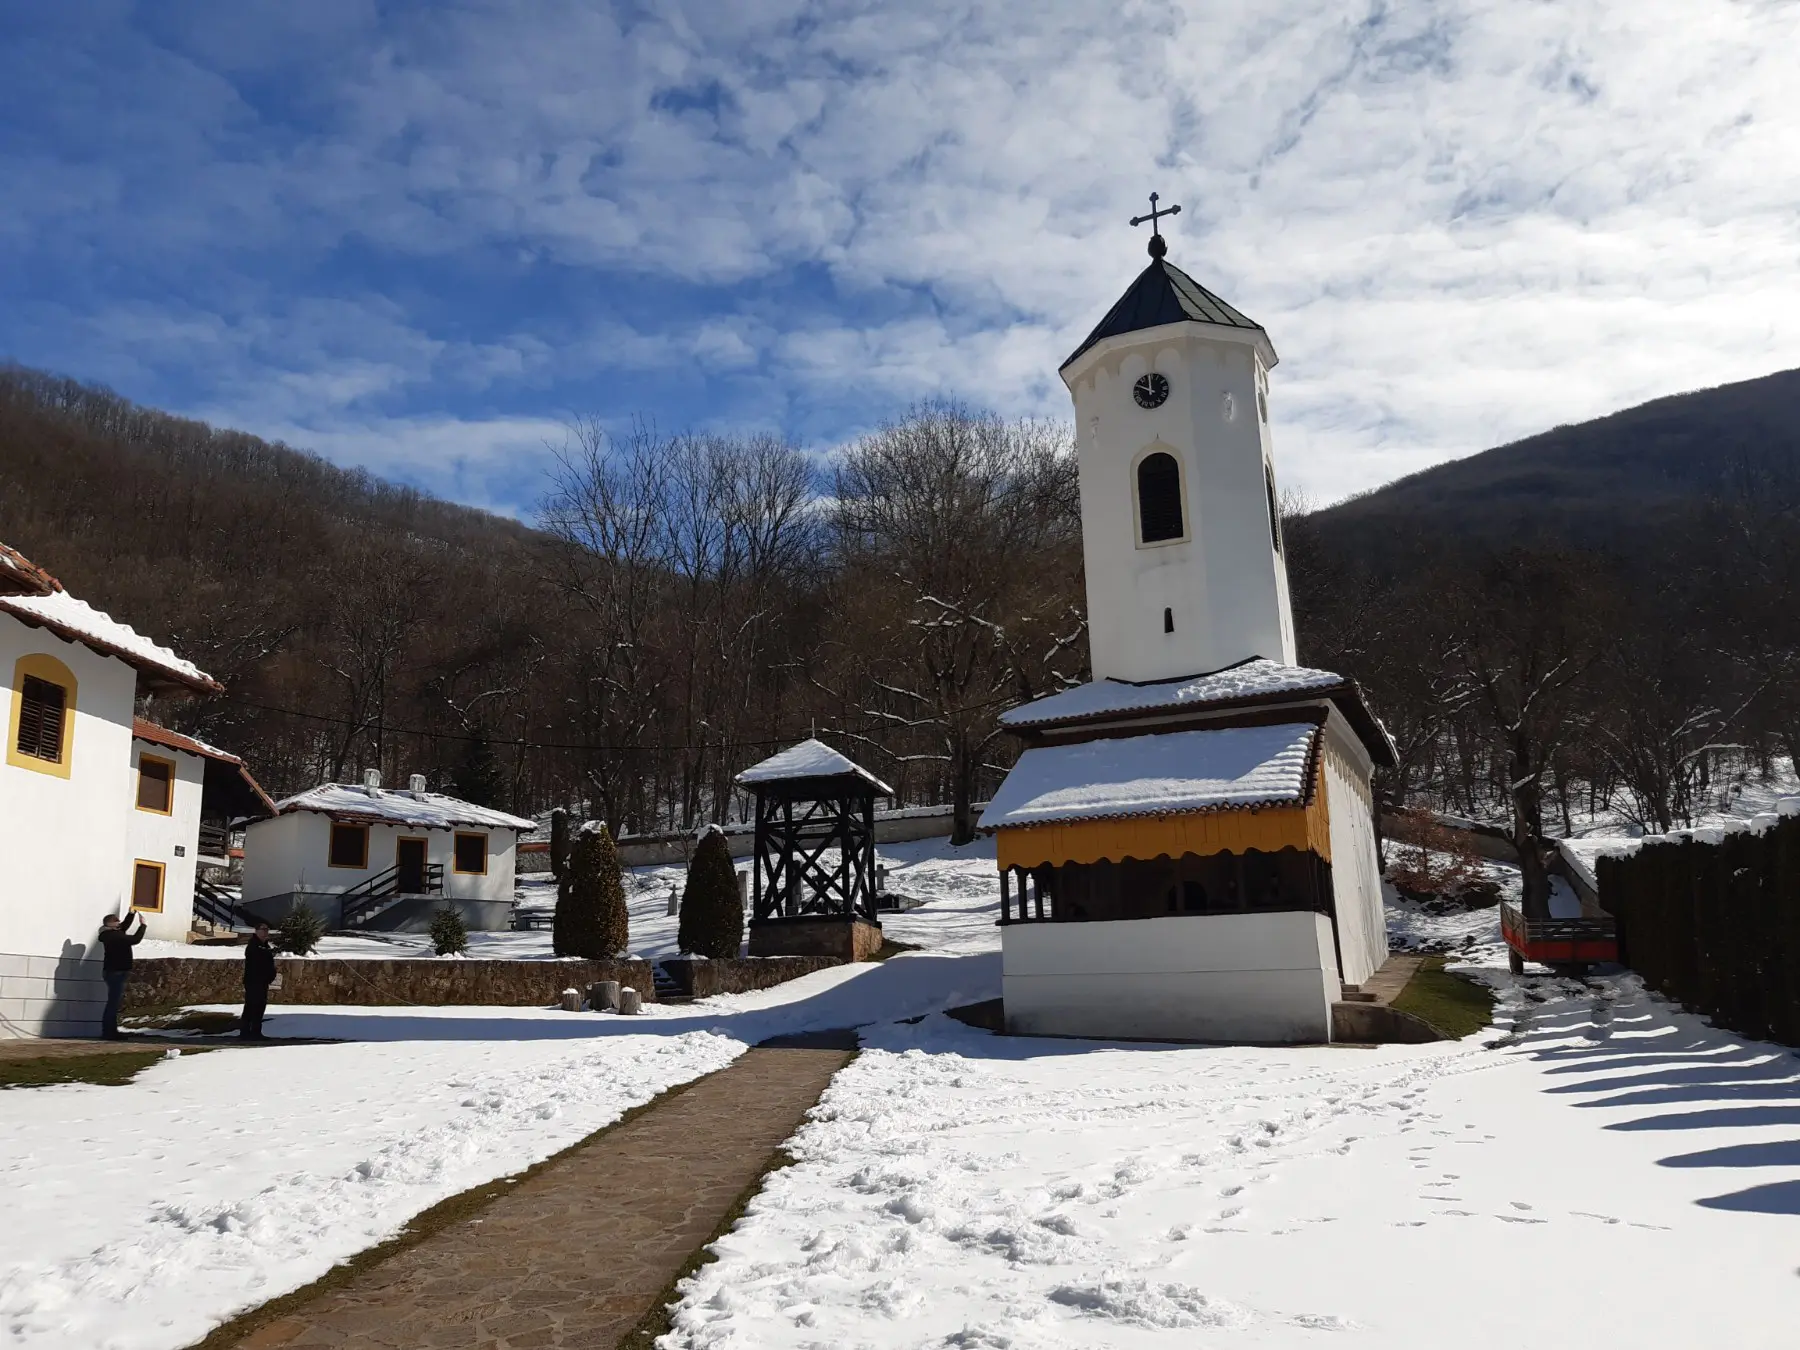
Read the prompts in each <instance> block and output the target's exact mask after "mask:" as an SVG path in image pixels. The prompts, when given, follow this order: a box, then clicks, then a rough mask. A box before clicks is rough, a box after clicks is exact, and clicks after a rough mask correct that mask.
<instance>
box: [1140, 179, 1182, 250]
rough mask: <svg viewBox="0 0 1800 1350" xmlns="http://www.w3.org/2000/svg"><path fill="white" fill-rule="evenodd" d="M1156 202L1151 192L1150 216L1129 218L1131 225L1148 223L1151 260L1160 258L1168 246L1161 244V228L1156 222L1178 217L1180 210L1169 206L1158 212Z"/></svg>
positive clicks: (1155, 197) (1154, 195)
mask: <svg viewBox="0 0 1800 1350" xmlns="http://www.w3.org/2000/svg"><path fill="white" fill-rule="evenodd" d="M1158 200H1159V199H1158V197H1157V195H1156V194H1155V193H1154V192H1152V193H1151V194H1150V214H1149V215H1147V216H1133V217H1132V218H1131V223H1132V224H1133V225H1142V224H1143V223H1144V222H1145V221H1146V220H1147V221H1149V222H1150V256H1151V257H1152V258H1160V257H1162V256H1163V255H1164V254H1165V253H1167V252H1168V251H1169V246H1168V245H1167V244H1165V243H1164V242H1163V237H1162V228H1161V227H1160V226H1159V225H1158V224H1157V221H1158V220H1159V219H1161V218H1162V217H1163V216H1178V215H1180V214H1181V208H1180V207H1179V206H1169V207H1164V208H1163V209H1162V210H1158V209H1157V206H1156V203H1157V201H1158Z"/></svg>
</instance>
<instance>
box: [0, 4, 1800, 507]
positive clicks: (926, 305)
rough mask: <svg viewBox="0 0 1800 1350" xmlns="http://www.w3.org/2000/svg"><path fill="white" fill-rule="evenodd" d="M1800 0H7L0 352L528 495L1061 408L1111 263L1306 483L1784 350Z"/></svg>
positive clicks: (1472, 444) (1287, 475)
mask: <svg viewBox="0 0 1800 1350" xmlns="http://www.w3.org/2000/svg"><path fill="white" fill-rule="evenodd" d="M1796 51H1800V3H1796V0H1619V2H1612V0H1608V2H1606V3H1602V2H1601V0H1555V3H1549V2H1547V0H1460V3H1447V2H1445V3H1436V2H1434V0H1266V2H1265V3H1262V4H1258V5H1244V4H1240V3H1235V2H1234V3H1204V4H1202V3H1193V4H1176V3H1160V2H1158V0H1123V2H1122V3H1121V2H1120V0H1112V2H1110V3H1081V4H1062V3H1057V0H1038V2H1037V3H1033V4H1031V5H1020V4H1017V3H1013V4H1004V3H996V4H982V3H970V2H968V0H964V2H963V3H947V2H945V0H908V2H907V3H905V4H900V3H890V4H885V5H876V4H855V3H797V2H795V3H789V2H786V0H735V2H734V3H725V2H724V0H719V2H717V3H710V4H683V3H673V2H671V3H643V4H620V5H611V6H608V5H599V4H568V3H554V2H553V0H541V2H539V3H530V4H523V3H521V4H516V5H512V4H501V3H474V2H472V0H470V2H465V3H434V4H431V5H422V4H421V5H410V4H400V3H383V4H374V3H365V2H363V0H307V3H305V4H292V3H284V4H265V3H249V2H247V0H236V2H227V0H219V2H216V3H215V2H213V0H207V2H206V3H200V2H199V0H170V2H169V3H159V4H148V3H146V4H141V5H134V4H129V3H123V2H122V0H121V2H119V3H102V2H100V0H60V2H59V3H57V4H44V3H38V2H37V0H0V358H3V359H11V360H14V361H18V362H21V363H24V364H27V365H32V366H39V367H45V368H49V369H52V370H56V371H59V372H62V373H66V374H70V375H75V376H78V377H81V378H85V379H92V380H96V381H100V382H102V383H105V384H108V385H110V386H112V387H113V388H115V389H117V390H118V391H120V392H121V393H123V394H125V395H127V396H129V397H131V398H134V399H138V400H141V401H143V402H146V403H151V404H155V405H158V406H161V407H166V408H170V409H173V410H177V411H180V412H184V413H190V414H193V415H197V416H202V417H207V418H210V419H213V420H216V421H219V422H223V423H229V424H231V425H235V426H240V427H243V428H245V429H248V430H251V431H255V432H258V433H261V434H264V435H268V436H272V437H276V438H280V439H284V440H287V441H288V442H289V443H291V444H294V445H298V446H303V447H306V448H310V449H314V450H317V451H319V452H321V453H323V454H325V455H328V456H329V457H331V458H333V459H335V460H337V461H339V462H342V463H347V464H359V465H363V466H366V467H368V468H369V469H371V470H372V471H374V472H377V473H381V474H384V475H388V476H391V477H395V478H399V479H403V480H406V481H409V482H412V483H415V484H418V485H420V486H423V487H426V488H429V489H431V490H433V491H436V492H439V493H442V494H444V495H447V496H451V497H455V498H458V499H460V500H464V501H469V502H473V503H476V504H479V505H486V506H493V507H496V508H498V509H503V510H510V511H515V512H520V513H523V514H529V513H530V511H531V509H532V507H533V505H534V504H535V502H536V501H537V500H538V498H539V497H540V496H541V495H542V493H543V491H544V488H545V478H544V474H545V467H546V463H547V461H548V459H549V457H550V450H549V449H548V447H551V446H554V445H556V444H558V443H560V441H561V440H562V437H563V428H564V427H565V426H566V425H567V423H568V421H569V419H571V418H572V417H575V416H595V417H598V418H600V419H602V420H603V421H608V422H615V423H622V422H625V421H628V420H629V419H631V418H632V417H647V418H650V419H652V420H654V421H655V422H657V423H658V424H659V425H661V426H663V427H666V428H669V429H676V428H685V427H690V426H696V427H742V428H746V429H755V430H764V429H771V428H772V429H776V430H780V431H782V432H785V433H786V434H789V435H791V436H792V437H794V438H795V439H796V440H798V441H799V442H800V443H802V444H804V445H806V446H808V447H810V448H812V449H815V450H817V451H818V452H819V453H821V454H829V453H830V452H831V450H832V449H833V447H835V446H838V445H841V444H842V443H843V442H844V441H846V440H847V439H849V438H852V437H854V436H855V435H856V434H857V433H858V432H859V431H861V430H864V429H866V428H868V427H870V426H872V425H874V424H876V423H878V422H879V421H880V420H881V419H883V418H884V417H888V416H892V415H894V414H896V413H898V412H900V411H902V410H904V408H905V407H906V406H907V405H908V404H909V403H911V402H913V401H914V400H918V399H922V398H932V397H951V398H960V399H964V400H967V401H970V402H972V403H975V404H978V405H982V406H986V407H991V408H994V409H996V410H997V411H1000V412H1002V413H1005V414H1008V415H1020V414H1038V415H1052V416H1061V415H1063V414H1064V413H1065V411H1066V408H1067V399H1066V395H1065V394H1064V392H1063V390H1062V388H1061V386H1060V384H1059V383H1058V382H1057V381H1056V378H1055V368H1056V366H1057V364H1058V362H1059V361H1060V360H1061V358H1062V357H1063V356H1064V355H1066V354H1067V352H1068V351H1069V350H1070V349H1071V348H1072V347H1073V346H1074V345H1075V343H1076V342H1077V341H1079V339H1080V337H1081V336H1082V334H1083V333H1084V332H1085V331H1086V330H1087V329H1088V328H1089V327H1090V326H1091V325H1092V324H1093V323H1094V322H1095V320H1096V319H1097V318H1098V317H1099V315H1100V314H1101V313H1102V312H1103V311H1104V310H1105V309H1106V307H1107V306H1108V305H1109V304H1110V303H1111V302H1112V300H1113V299H1114V298H1115V297H1116V296H1117V294H1118V293H1119V292H1120V291H1121V290H1122V289H1123V288H1124V286H1125V285H1126V284H1127V283H1128V282H1129V281H1130V279H1131V277H1132V276H1133V275H1134V274H1135V272H1136V271H1137V269H1138V268H1139V267H1140V266H1141V265H1142V262H1143V239H1142V231H1133V230H1131V229H1129V228H1127V226H1126V224H1125V220H1126V218H1127V217H1128V216H1130V215H1133V214H1136V213H1138V212H1140V211H1141V210H1143V209H1144V207H1143V201H1144V197H1145V194H1147V193H1148V192H1149V191H1150V190H1152V189H1156V190H1158V191H1160V192H1162V193H1163V194H1164V197H1165V199H1167V200H1174V201H1178V202H1180V203H1181V204H1182V206H1183V212H1182V215H1181V217H1180V219H1179V220H1178V221H1176V222H1175V223H1174V224H1173V226H1172V227H1171V229H1170V237H1171V245H1172V255H1171V256H1172V258H1173V260H1174V261H1176V262H1178V263H1180V264H1181V265H1182V266H1184V267H1185V268H1187V269H1188V270H1189V271H1190V272H1192V273H1193V274H1194V275H1195V276H1196V277H1197V278H1198V279H1199V280H1200V281H1202V282H1203V283H1204V284H1206V285H1208V286H1210V287H1212V288H1213V289H1214V290H1217V291H1218V292H1219V293H1220V294H1222V295H1223V296H1225V297H1226V298H1227V299H1229V300H1230V301H1231V302H1232V303H1233V304H1235V305H1236V306H1237V307H1238V308H1240V309H1242V310H1244V311H1245V312H1247V313H1248V314H1250V315H1251V316H1253V317H1254V318H1256V319H1258V320H1259V321H1260V322H1262V323H1263V324H1264V325H1265V326H1266V327H1267V328H1268V329H1269V332H1270V334H1271V337H1272V339H1273V341H1274V343H1275V346H1276V348H1277V350H1278V351H1279V352H1280V353H1281V356H1282V361H1281V365H1280V367H1279V368H1278V369H1277V371H1276V372H1275V377H1274V396H1273V398H1272V400H1271V415H1272V420H1273V422H1274V426H1275V435H1276V451H1277V460H1278V465H1279V466H1280V469H1281V472H1282V474H1283V476H1284V479H1285V481H1286V482H1287V483H1288V484H1289V485H1293V486H1298V487H1300V488H1302V489H1304V490H1305V491H1306V492H1307V493H1308V494H1309V495H1311V496H1312V497H1313V498H1314V499H1316V500H1320V501H1324V500H1330V499H1334V498H1336V497H1339V496H1342V495H1344V494H1346V493H1349V492H1353V491H1357V490H1360V489H1362V488H1366V487H1370V486H1374V485H1375V484H1377V483H1380V482H1383V481H1386V480H1388V479H1391V478H1393V477H1395V476H1398V475H1399V474H1402V473H1405V472H1409V471H1411V470H1414V469H1417V468H1420V467H1423V466H1425V465H1427V464H1430V463H1434V462H1436V461H1438V460H1442V459H1445V458H1448V457H1451V456H1454V455H1458V454H1466V453H1470V452H1472V451H1475V450H1479V449H1483V448H1485V447H1486V446H1488V445H1491V444H1495V443H1498V442H1501V441H1504V440H1507V439H1510V438H1513V437H1516V436H1519V435H1524V434H1528V433H1530V432H1532V431H1536V430H1541V429H1543V428H1545V427H1548V426H1552V425H1554V424H1556V423H1559V422H1567V421H1574V420H1579V419H1581V418H1585V417H1590V416H1595V415H1598V414H1600V413H1604V412H1607V411H1611V410H1613V409H1616V408H1619V407H1624V406H1628V405H1630V404H1632V403H1636V402H1639V401H1642V400H1643V399H1645V398H1650V397H1654V396H1656V395H1658V394H1663V393H1672V392H1676V391H1679V390H1682V389H1689V388H1695V387H1699V386H1703V385H1709V384H1716V383H1720V382H1723V381H1727V380H1733V379H1741V378H1747V377H1750V376H1753V375H1759V374H1764V373H1767V372H1768V371H1771V370H1778V369H1786V368H1791V367H1794V366H1800V305H1796V304H1795V303H1794V297H1795V295H1796V292H1797V289H1800V288H1797V287H1796V284H1795V282H1796V269H1797V266H1800V187H1796V182H1797V181H1800V180H1796V177H1795V174H1794V166H1795V165H1796V164H1797V163H1800V99H1796V98H1795V96H1794V94H1793V89H1792V84H1793V70H1794V53H1795V52H1796Z"/></svg>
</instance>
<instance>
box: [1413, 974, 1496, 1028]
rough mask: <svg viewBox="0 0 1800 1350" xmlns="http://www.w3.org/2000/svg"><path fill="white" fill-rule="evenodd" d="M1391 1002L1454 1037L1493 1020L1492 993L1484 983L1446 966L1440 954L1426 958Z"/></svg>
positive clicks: (1486, 1024)
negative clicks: (1450, 969) (1398, 995)
mask: <svg viewBox="0 0 1800 1350" xmlns="http://www.w3.org/2000/svg"><path fill="white" fill-rule="evenodd" d="M1393 1006H1394V1007H1395V1008H1397V1009H1399V1010H1400V1011H1401V1012H1406V1013H1411V1014H1412V1015H1413V1016H1414V1017H1418V1018H1421V1019H1423V1020H1424V1021H1427V1022H1429V1023H1431V1025H1432V1026H1434V1027H1436V1028H1437V1029H1438V1030H1439V1031H1441V1032H1443V1033H1444V1035H1446V1036H1449V1037H1451V1038H1452V1039H1454V1040H1461V1039H1462V1038H1463V1037H1464V1036H1470V1035H1473V1034H1474V1033H1475V1032H1477V1031H1480V1030H1482V1029H1483V1028H1484V1027H1487V1026H1489V1025H1491V1024H1492V1023H1493V1020H1494V996H1493V994H1492V993H1491V992H1489V990H1488V988H1487V986H1486V985H1483V984H1477V983H1476V982H1475V981H1474V980H1471V979H1469V978H1468V977H1466V976H1463V975H1458V974H1455V973H1454V972H1452V971H1448V970H1445V969H1444V958H1443V957H1441V956H1431V957H1427V958H1426V959H1425V961H1424V963H1423V964H1421V965H1420V966H1419V968H1418V970H1416V971H1415V972H1413V977H1412V979H1410V980H1408V981H1407V982H1406V988H1404V989H1402V990H1401V991H1400V997H1398V998H1396V999H1395V1000H1394V1003H1393Z"/></svg>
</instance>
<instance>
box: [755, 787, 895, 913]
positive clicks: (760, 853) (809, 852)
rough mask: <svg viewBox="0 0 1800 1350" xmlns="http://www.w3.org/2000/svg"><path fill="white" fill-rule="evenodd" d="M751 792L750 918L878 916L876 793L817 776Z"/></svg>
mask: <svg viewBox="0 0 1800 1350" xmlns="http://www.w3.org/2000/svg"><path fill="white" fill-rule="evenodd" d="M754 791H755V793H756V859H755V865H754V867H753V868H752V870H751V877H752V883H753V884H752V898H751V910H750V921H751V922H752V923H773V922H779V921H781V920H784V919H840V920H842V921H844V922H846V923H848V922H850V921H852V920H854V919H864V920H866V921H868V922H870V923H874V922H876V921H877V919H876V909H875V795H874V793H873V792H872V791H871V790H870V789H869V787H868V786H867V785H866V784H865V783H863V782H861V781H860V780H857V779H846V778H818V779H791V780H786V781H781V782H776V783H771V784H768V785H767V786H766V787H765V786H758V787H757V788H755V789H754ZM834 850H835V854H834Z"/></svg>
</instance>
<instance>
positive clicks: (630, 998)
mask: <svg viewBox="0 0 1800 1350" xmlns="http://www.w3.org/2000/svg"><path fill="white" fill-rule="evenodd" d="M643 1006H644V1000H643V999H642V997H640V996H639V994H638V991H637V990H635V989H633V988H632V987H631V986H630V985H626V986H625V987H624V988H623V989H621V990H619V1011H620V1012H622V1013H625V1014H626V1015H628V1016H629V1015H630V1014H632V1013H635V1012H637V1011H638V1009H640V1008H642V1007H643Z"/></svg>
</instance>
